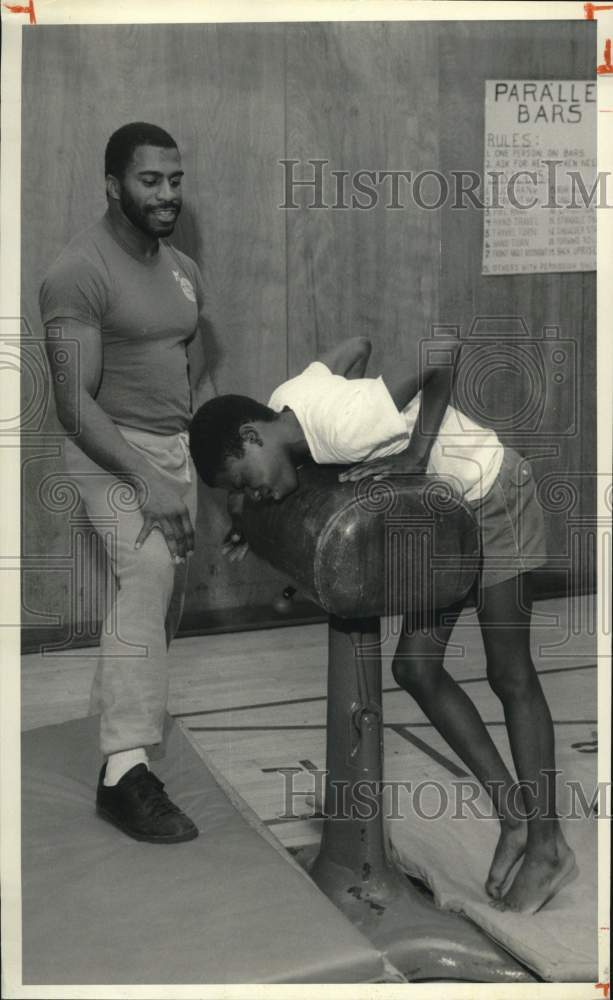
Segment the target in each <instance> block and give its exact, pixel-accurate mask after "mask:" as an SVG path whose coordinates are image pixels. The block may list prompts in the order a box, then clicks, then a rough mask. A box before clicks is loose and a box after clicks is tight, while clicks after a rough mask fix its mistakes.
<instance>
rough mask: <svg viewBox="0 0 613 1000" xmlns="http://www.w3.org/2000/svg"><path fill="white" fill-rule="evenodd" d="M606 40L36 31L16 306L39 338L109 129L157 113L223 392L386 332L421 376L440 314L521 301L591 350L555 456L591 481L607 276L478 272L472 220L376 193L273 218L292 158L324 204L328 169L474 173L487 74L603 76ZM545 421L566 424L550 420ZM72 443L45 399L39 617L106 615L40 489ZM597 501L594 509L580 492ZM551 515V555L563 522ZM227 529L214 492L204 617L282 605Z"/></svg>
mask: <svg viewBox="0 0 613 1000" xmlns="http://www.w3.org/2000/svg"><path fill="white" fill-rule="evenodd" d="M593 46H594V39H593V31H592V30H591V28H590V26H589V25H587V24H584V23H582V22H572V23H570V22H569V23H568V24H562V25H559V24H558V23H556V24H555V25H554V26H552V25H551V23H550V24H547V25H534V24H525V25H522V24H521V23H513V24H512V25H511V24H504V23H496V22H491V23H490V24H485V23H483V24H476V23H474V22H473V23H471V24H465V25H461V24H453V23H448V24H445V23H440V24H437V23H406V24H402V23H398V22H394V23H389V22H388V23H384V22H381V23H348V22H346V23H333V24H331V23H330V24H324V23H314V24H308V25H307V24H288V25H282V24H277V25H272V24H249V25H247V24H244V25H240V24H235V25H230V24H227V25H172V26H164V27H159V26H153V25H150V26H149V25H147V26H144V25H143V26H140V25H139V26H128V27H125V26H95V27H79V26H71V27H66V26H52V27H47V26H37V28H36V29H35V30H26V31H25V32H24V46H23V119H22V120H23V126H22V220H23V226H22V304H23V306H22V314H23V317H24V320H25V322H26V323H27V325H28V326H29V328H30V330H31V335H32V337H33V339H34V340H36V339H37V338H40V335H41V329H40V320H39V315H38V303H37V297H38V288H39V285H40V282H41V280H42V278H43V276H44V274H45V272H46V270H47V268H48V266H49V265H50V263H51V262H52V261H53V259H54V258H55V256H56V255H57V254H58V253H59V252H60V250H61V249H62V247H63V246H64V245H65V244H66V243H67V242H68V240H69V239H70V238H71V237H72V236H73V235H74V234H75V233H77V232H79V230H81V229H82V228H84V227H85V226H86V225H88V224H89V223H90V222H91V221H93V220H94V219H95V218H97V217H98V216H99V215H100V214H101V213H102V212H103V211H104V209H105V198H104V177H103V154H104V146H105V143H106V140H107V138H108V136H109V135H110V134H111V132H112V131H113V130H114V129H115V128H117V127H118V126H119V125H121V124H123V123H124V122H126V121H130V120H137V119H140V120H150V121H153V122H156V123H157V124H159V125H161V126H162V127H164V128H166V129H168V131H169V132H170V133H171V134H172V135H173V136H174V137H175V138H176V140H177V142H178V144H179V147H180V149H181V152H182V156H183V160H184V167H185V171H186V178H185V194H186V197H185V201H184V210H183V213H182V215H181V218H180V221H179V225H178V226H177V230H176V234H175V236H176V239H175V242H176V243H177V245H178V246H179V247H180V248H181V249H183V250H185V252H187V253H189V254H190V255H191V256H193V257H194V258H195V259H196V261H197V262H198V264H199V266H200V268H201V271H202V274H203V277H204V281H205V287H206V292H207V303H208V305H207V313H208V321H209V325H208V329H207V354H208V357H209V360H210V365H211V371H212V376H213V381H214V385H215V387H216V389H217V390H218V391H219V392H236V391H240V392H243V393H247V394H251V395H253V396H255V397H256V398H261V399H265V398H267V396H268V394H269V393H270V391H271V390H272V388H273V387H274V386H275V385H276V384H278V383H279V382H280V381H282V380H283V379H284V378H285V377H287V375H292V374H294V373H295V372H297V371H298V370H300V369H301V368H302V367H303V366H304V365H305V364H306V363H308V362H309V361H310V360H311V359H312V358H313V357H314V356H315V355H316V354H317V352H318V351H320V350H323V349H325V348H326V347H328V346H330V345H331V344H334V343H336V342H337V341H338V340H340V339H342V338H344V337H346V336H349V335H353V334H364V335H368V336H370V337H371V338H372V339H373V341H374V344H375V351H374V354H373V360H372V362H371V367H372V370H373V371H375V370H376V369H377V367H378V366H379V365H380V364H381V362H382V361H383V360H384V359H389V358H390V357H391V356H395V355H397V356H398V358H399V363H407V364H413V363H415V362H416V359H417V353H418V345H419V340H420V339H421V338H422V337H423V336H427V335H428V333H429V331H430V328H431V326H432V324H433V323H436V322H439V321H441V322H448V323H454V324H460V325H463V326H464V325H466V324H467V323H470V321H471V319H472V317H473V316H474V315H475V314H478V313H482V314H483V313H489V312H490V311H493V312H495V313H497V314H500V312H512V311H513V310H515V311H518V312H520V313H521V314H522V315H525V316H526V317H527V319H528V322H529V325H530V327H531V329H533V330H539V329H540V328H541V326H542V325H543V324H544V323H549V324H551V323H556V322H558V321H559V322H560V324H561V325H562V329H563V332H564V335H568V336H572V337H575V338H576V340H577V342H578V344H579V345H580V364H581V366H582V376H583V379H584V381H583V385H584V387H586V388H587V391H584V393H583V403H582V410H581V425H580V433H579V434H578V435H576V436H575V437H574V438H569V439H565V440H564V442H563V443H562V445H561V448H562V459H561V460H562V462H563V464H564V467H565V468H568V470H578V471H585V470H589V469H592V468H593V443H594V418H593V411H594V407H593V397H592V387H593V364H594V362H593V349H594V315H595V309H594V276H593V275H590V274H587V275H585V274H577V275H565V276H560V275H543V276H541V275H534V276H523V277H496V278H483V277H482V276H481V274H480V251H481V228H480V227H481V217H480V214H479V213H476V212H473V213H471V212H463V213H454V212H451V211H449V210H447V209H443V210H441V211H424V210H421V209H418V208H417V207H415V206H410V207H405V208H404V209H390V208H386V207H385V200H386V198H385V197H384V194H385V193H386V192H387V189H385V192H384V189H383V188H379V200H378V203H377V205H376V206H374V207H372V208H370V209H368V210H363V209H358V208H353V209H342V208H339V209H335V208H333V207H328V208H321V209H307V208H306V207H305V205H306V204H307V203H308V201H310V200H312V191H311V192H309V191H307V190H306V189H303V190H302V191H300V192H298V193H297V194H296V200H297V203H298V204H299V205H301V206H302V207H299V208H298V209H294V210H285V209H283V208H281V207H279V206H281V205H282V204H283V201H284V196H285V190H284V178H285V174H284V168H283V166H282V165H281V161H282V160H284V159H286V160H289V159H294V160H298V161H299V164H298V165H297V166H296V167H295V176H296V177H303V178H304V177H308V176H309V174H310V173H311V172H312V169H313V168H312V167H311V166H310V165H309V164H308V161H309V160H316V159H317V160H326V161H328V162H327V164H326V165H325V166H324V178H325V185H326V186H325V189H324V196H325V200H326V203H327V204H328V205H332V204H333V203H334V201H335V187H334V183H335V182H334V177H333V175H332V173H331V172H332V171H333V170H337V171H342V170H346V171H349V173H350V174H353V173H355V171H357V170H365V171H379V170H407V169H408V170H411V171H412V172H413V174H415V173H417V172H419V171H420V170H427V169H441V170H443V172H445V171H448V170H451V169H458V168H460V167H469V166H473V167H474V168H475V169H479V170H480V169H481V168H482V158H483V139H482V133H483V81H484V80H485V79H486V78H487V77H488V76H505V75H506V76H509V77H521V76H526V77H539V76H542V77H560V78H573V77H576V78H580V79H584V78H589V77H591V76H592V75H593V51H594V49H593ZM351 193H352V191H351V187H348V188H347V192H346V199H347V200H348V201H350V199H351ZM305 199H307V200H305ZM361 200H362V201H364V199H363V198H362V199H361ZM29 391H30V388H29V384H28V379H27V377H26V378H24V392H25V394H26V395H27V394H28V392H29ZM213 391H214V389H213V386H211V392H213ZM495 395H496V394H495V393H494V396H495ZM492 405H494V406H495V405H496V401H495V399H494V400H493V404H492ZM546 419H547V420H548V421H549V424H548V426H551V427H552V428H553V429H555V422H556V419H557V417H556V414H555V413H554V412H550V413H549V414H548V416H547V418H546ZM58 431H59V426H58V424H57V420H56V417H55V415H54V411H53V404H52V401H49V405H48V407H47V412H46V416H45V419H44V421H43V425H42V427H41V428H40V430H39V431H38V432H32V433H30V434H28V435H26V436H24V473H23V489H24V521H23V534H24V537H23V550H24V555H25V557H26V566H27V567H29V568H27V569H26V571H25V572H24V623H25V624H26V625H27V624H31V625H33V624H38V625H44V624H53V623H54V622H55V623H59V622H62V621H63V622H66V621H70V620H71V619H73V618H75V616H78V615H79V614H80V615H85V616H86V617H87V616H88V615H89V617H90V618H92V619H95V618H96V616H97V615H98V611H99V607H98V603H97V601H96V599H95V596H94V595H95V593H96V589H97V583H96V581H97V580H99V575H98V574H99V570H98V569H97V564H98V562H99V559H98V555H99V553H97V551H96V543H95V540H93V541H92V542H91V551H90V553H89V555H88V556H87V559H86V561H85V569H84V570H83V571H82V572H80V573H79V574H78V575H77V576H75V574H74V573H73V572H72V570H71V567H72V566H73V565H74V552H73V551H72V548H71V547H74V537H73V534H74V532H73V526H71V525H74V518H75V512H74V511H71V510H66V509H61V507H62V505H61V504H56V505H55V508H54V509H49V505H48V504H47V505H45V504H44V503H43V502H42V501H41V498H40V486H41V482H42V481H43V480H44V479H45V477H47V476H49V475H53V474H55V473H56V472H57V471H58V470H59V469H60V467H61V464H60V457H61V456H60V452H59V443H58V442H59V438H58V436H57V433H58ZM543 468H546V466H543ZM585 496H586V498H587V499H586V503H587V505H588V506H589V502H590V497H589V489H587V488H586V492H585ZM77 514H78V512H77ZM556 516H557V515H555V514H552V515H551V517H550V530H551V532H553V534H552V538H554V540H555V541H556V544H557V542H558V541H559V538H561V532H563V531H564V526H563V524H562V523H561V521H560V522H559V523H558V521H559V519H558V521H556ZM224 526H225V518H224V513H223V498H222V496H221V495H218V494H216V493H214V492H213V491H209V490H207V489H206V488H202V490H201V506H200V514H199V518H198V526H197V531H198V551H197V554H196V556H195V557H194V560H193V565H192V570H191V574H192V575H191V581H190V589H189V593H188V600H187V605H186V615H187V616H189V617H190V620H194V621H195V620H197V619H198V616H203V620H204V618H206V615H207V614H210V613H212V612H218V611H220V610H223V609H230V608H244V609H245V608H252V607H253V606H256V605H257V606H266V605H269V604H270V601H271V600H272V597H273V596H274V594H275V593H278V591H279V590H280V589H281V588H282V586H283V584H284V582H285V581H284V580H283V579H282V578H281V577H280V576H279V575H278V574H275V573H273V571H272V570H270V569H269V568H268V567H265V566H264V565H263V564H261V563H259V562H257V561H256V560H255V558H254V557H250V559H249V560H247V561H246V562H244V563H242V564H230V563H228V562H227V561H225V560H224V559H223V557H222V556H221V553H220V548H219V541H220V537H221V535H222V533H223V531H224ZM556 532H557V534H556ZM88 560H89V562H88ZM79 608H80V609H81V610H79ZM83 609H85V611H84V610H83ZM87 609H89V611H88V610H87ZM87 627H89V628H90V630H91V628H92V627H93V624H92V623H90V624H89V625H88V626H86V630H87Z"/></svg>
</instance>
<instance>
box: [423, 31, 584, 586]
mask: <svg viewBox="0 0 613 1000" xmlns="http://www.w3.org/2000/svg"><path fill="white" fill-rule="evenodd" d="M439 43H440V70H439V73H440V77H439V84H440V134H441V145H440V152H441V170H442V172H443V173H444V174H445V175H447V176H450V175H451V171H453V170H460V169H463V170H475V171H479V172H480V171H481V170H482V169H483V135H484V81H485V80H486V79H494V78H501V79H505V78H510V79H518V80H522V79H554V80H555V79H559V80H574V79H577V80H589V79H595V57H596V29H595V25H594V24H593V23H590V22H587V23H584V22H572V21H568V22H532V23H530V24H522V23H521V22H506V23H505V22H499V23H498V24H496V25H494V24H485V23H481V24H475V23H472V24H467V23H461V22H449V23H447V24H445V25H442V26H441V31H440V35H439ZM442 239H443V252H442V269H441V274H442V277H441V293H440V295H441V297H440V306H441V311H440V318H441V320H442V321H444V322H447V323H452V324H456V325H459V326H460V327H461V328H462V331H463V333H466V332H467V331H468V329H469V328H470V325H471V323H472V322H473V320H474V319H476V318H477V317H488V316H506V317H509V318H510V319H512V318H516V319H520V320H522V321H523V323H524V324H525V327H526V328H527V331H528V341H529V344H530V345H531V346H530V349H532V347H533V346H534V345H535V344H538V345H540V350H541V352H542V357H543V361H544V371H545V380H544V385H543V384H542V383H540V382H538V381H537V380H536V379H535V381H534V385H533V387H532V388H530V387H529V383H530V364H529V363H526V365H525V366H524V371H523V373H522V374H521V375H520V374H518V375H516V376H513V375H512V374H509V372H508V371H504V370H500V371H499V372H498V373H497V374H494V375H493V376H492V378H491V379H489V381H488V382H487V383H486V384H485V385H484V404H485V407H486V408H487V409H488V410H489V412H491V414H492V416H493V418H494V419H495V418H496V417H498V418H499V419H500V425H499V426H498V427H497V430H498V433H499V436H500V437H501V438H502V439H503V440H504V441H505V442H506V443H508V444H510V445H511V446H513V447H516V448H517V449H518V450H519V451H520V452H521V453H522V454H524V455H528V456H534V457H532V458H531V462H532V466H533V469H534V473H535V478H536V480H537V482H538V484H539V497H540V499H541V501H542V503H543V506H544V510H545V520H546V528H547V547H548V554H549V556H550V558H551V565H552V567H553V566H557V567H558V569H559V573H560V574H561V577H564V576H566V577H567V578H568V581H569V584H570V585H571V586H572V587H573V588H577V589H589V588H592V587H593V586H594V585H595V566H594V537H593V532H594V522H593V515H594V492H595V483H596V480H595V476H594V471H595V469H596V398H595V393H596V379H595V362H596V358H595V349H596V273H595V272H575V273H572V272H571V273H566V274H562V273H557V274H554V273H551V274H524V275H503V276H498V275H495V276H492V275H482V274H481V253H482V245H483V212H481V211H479V210H478V209H473V208H470V207H467V208H466V209H464V210H456V209H453V208H451V207H450V206H448V207H447V208H446V209H445V210H444V211H443V213H442ZM512 325H513V324H511V323H510V322H509V323H508V324H507V328H508V329H510V328H511V326H512ZM514 325H515V326H517V323H515V324H514ZM481 326H482V328H483V329H485V330H487V328H488V326H489V328H490V329H494V328H495V324H488V322H487V320H484V321H482V323H481ZM499 326H500V328H501V329H502V326H501V325H499ZM547 327H549V328H553V327H557V328H558V329H559V346H560V350H561V352H562V354H564V355H565V359H562V360H561V361H560V363H558V364H556V363H555V361H552V355H553V354H554V351H556V344H555V341H554V340H550V339H549V338H548V336H547V334H545V336H544V333H543V331H544V329H545V328H547ZM522 343H523V335H520V336H516V335H515V334H510V335H509V336H503V337H502V339H500V338H497V337H496V336H494V337H493V338H492V339H491V353H492V355H493V356H495V355H496V352H497V350H499V346H498V345H501V346H503V347H504V346H507V345H509V344H517V345H519V346H520V347H521V345H522ZM555 356H556V357H558V356H559V357H560V358H561V354H560V355H558V354H557V353H556V355H555ZM491 360H492V357H491V356H490V358H489V361H490V363H491ZM554 377H561V378H563V381H562V382H560V383H558V382H555V381H554ZM535 394H536V396H537V397H539V396H542V397H543V398H542V399H541V400H539V399H538V398H537V399H535V398H534V397H535ZM466 396H467V394H466V393H465V394H464V398H465V399H466ZM532 401H534V402H535V403H538V402H539V401H540V402H541V403H542V408H539V407H538V406H535V407H534V408H533V409H534V415H533V417H532V418H530V419H529V413H530V410H531V404H532ZM522 408H525V409H524V412H523V415H522V412H521V411H522ZM513 414H516V415H517V419H516V420H510V424H511V426H508V425H507V426H505V420H503V419H502V418H510V417H512V416H513ZM560 582H561V580H560ZM558 585H560V584H559V583H558Z"/></svg>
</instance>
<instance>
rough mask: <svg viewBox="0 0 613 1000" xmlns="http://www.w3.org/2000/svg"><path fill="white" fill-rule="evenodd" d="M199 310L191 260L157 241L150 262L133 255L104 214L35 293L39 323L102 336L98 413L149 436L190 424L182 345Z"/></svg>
mask: <svg viewBox="0 0 613 1000" xmlns="http://www.w3.org/2000/svg"><path fill="white" fill-rule="evenodd" d="M202 305H203V290H202V279H201V277H200V273H199V271H198V267H197V265H196V264H195V262H194V261H193V260H191V258H189V257H187V256H186V255H185V254H183V253H181V252H180V251H179V250H176V249H175V248H174V247H172V246H171V245H170V244H168V243H165V242H164V241H162V240H160V243H159V250H158V252H157V253H156V254H155V255H154V256H153V257H151V258H146V257H144V256H140V255H137V254H136V253H135V252H134V251H132V250H130V249H128V248H127V247H125V246H124V245H123V244H122V243H120V242H119V241H118V238H117V237H116V235H115V234H114V232H113V230H112V228H111V224H110V222H109V220H108V217H107V216H106V215H105V216H104V217H103V218H102V219H100V220H99V221H98V222H96V223H95V224H94V225H93V226H90V227H89V228H88V229H86V230H85V231H84V232H82V233H80V234H79V235H78V236H76V237H75V238H74V239H73V240H72V241H71V242H70V243H69V244H68V246H67V247H66V248H65V250H64V251H63V252H62V253H61V254H60V256H59V257H58V259H57V260H56V261H55V263H54V264H53V265H52V267H51V268H50V270H49V272H48V274H47V276H46V278H45V280H44V281H43V284H42V287H41V290H40V311H41V316H42V320H43V323H44V324H52V323H53V322H54V321H56V322H58V324H59V322H60V321H61V320H62V319H63V318H66V319H76V320H80V321H81V322H83V323H86V324H87V325H89V326H94V327H96V328H97V329H99V330H100V333H101V336H102V349H103V360H102V379H101V382H100V386H99V388H98V392H97V394H96V401H97V402H98V403H99V405H100V406H101V408H102V409H103V410H104V411H105V412H106V413H107V414H108V415H109V416H110V417H111V418H112V420H114V422H115V423H117V424H122V425H124V426H127V427H136V428H140V429H141V430H146V431H149V432H152V433H154V434H176V433H178V432H180V431H184V430H185V429H186V428H187V425H188V423H189V420H190V418H191V392H190V385H189V372H188V361H187V353H186V346H187V344H188V342H189V341H190V340H191V339H192V337H193V336H194V334H195V332H196V328H197V324H198V315H199V313H200V310H201V309H202Z"/></svg>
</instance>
